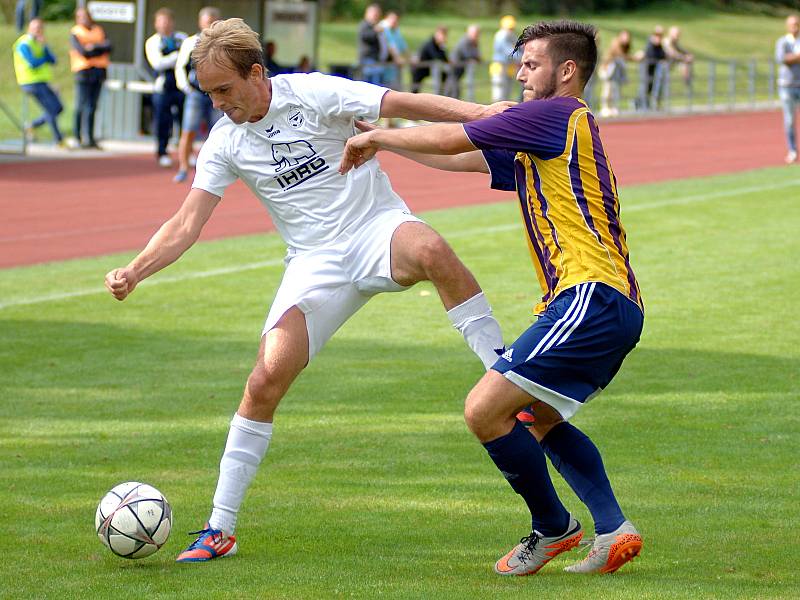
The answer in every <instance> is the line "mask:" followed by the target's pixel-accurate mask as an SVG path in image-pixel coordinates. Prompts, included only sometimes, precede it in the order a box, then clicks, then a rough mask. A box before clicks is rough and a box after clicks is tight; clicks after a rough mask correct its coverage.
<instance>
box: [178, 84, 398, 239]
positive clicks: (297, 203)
mask: <svg viewBox="0 0 800 600" xmlns="http://www.w3.org/2000/svg"><path fill="white" fill-rule="evenodd" d="M270 81H271V82H272V100H271V102H270V105H269V111H268V112H267V114H266V115H265V116H264V118H263V119H261V120H260V121H258V122H256V123H244V124H242V125H236V124H235V123H233V121H231V120H230V119H229V118H228V117H227V116H223V117H222V118H221V119H220V120H219V121H217V123H216V125H214V128H213V129H212V130H211V133H210V135H209V137H208V140H207V141H206V142H205V144H203V148H202V149H201V151H200V155H199V156H198V159H197V173H196V175H195V178H194V183H193V184H192V187H196V188H200V189H202V190H205V191H207V192H210V193H212V194H214V195H216V196H222V195H223V192H224V191H225V188H226V187H228V186H229V185H230V184H231V183H233V182H234V181H235V180H236V179H241V180H242V181H244V183H245V184H246V185H247V187H249V188H250V189H251V190H252V192H253V193H254V194H255V195H256V197H257V198H258V199H259V200H260V201H261V203H262V204H263V205H264V206H265V207H266V209H267V210H268V211H269V214H270V216H271V217H272V221H273V223H274V224H275V227H276V228H277V230H278V232H279V233H280V234H281V236H282V237H283V239H284V240H285V241H286V243H287V244H288V246H289V248H290V251H292V250H293V251H300V252H302V251H306V250H310V249H313V248H318V247H320V246H324V245H326V244H328V243H330V242H333V241H334V240H336V239H337V238H339V237H340V236H341V235H342V234H344V233H352V232H354V231H356V230H357V229H358V228H359V227H361V226H362V225H363V224H364V223H366V222H368V221H370V220H372V219H373V218H375V216H377V215H378V214H380V213H381V212H383V211H385V210H390V209H397V208H399V209H403V210H408V208H407V207H406V205H405V203H404V202H403V200H402V199H401V198H400V197H399V196H398V195H397V194H395V192H394V191H393V190H392V187H391V185H390V184H389V178H388V177H387V176H386V174H385V173H383V171H381V169H380V166H379V164H378V161H377V160H375V159H372V160H370V161H368V162H367V163H366V164H364V165H362V166H361V167H359V168H358V169H352V170H350V172H348V173H347V175H340V174H339V171H338V168H339V163H340V161H341V158H342V154H343V151H344V145H345V142H346V141H347V139H348V138H349V137H351V136H353V135H354V134H355V133H357V130H356V129H355V126H354V124H353V121H354V119H356V118H359V119H362V120H365V121H371V122H372V121H376V120H377V119H378V118H379V116H380V106H381V99H382V98H383V95H384V94H385V93H386V92H387V91H388V90H387V89H386V88H383V87H378V86H375V85H372V84H369V83H364V82H361V81H350V80H348V79H343V78H341V77H333V76H330V75H323V74H321V73H296V74H291V75H277V76H275V77H271V78H270Z"/></svg>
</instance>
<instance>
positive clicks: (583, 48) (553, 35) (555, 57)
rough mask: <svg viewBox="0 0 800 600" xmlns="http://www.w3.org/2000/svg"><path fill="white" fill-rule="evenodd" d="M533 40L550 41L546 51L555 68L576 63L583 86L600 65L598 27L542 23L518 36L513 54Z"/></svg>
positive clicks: (570, 22) (529, 27) (573, 23)
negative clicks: (567, 62)
mask: <svg viewBox="0 0 800 600" xmlns="http://www.w3.org/2000/svg"><path fill="white" fill-rule="evenodd" d="M531 40H547V52H548V54H549V55H550V59H551V60H552V61H553V65H554V66H557V65H560V64H562V63H564V62H566V61H568V60H573V61H575V64H576V65H577V67H578V73H579V75H580V78H581V82H582V84H583V85H586V82H588V81H589V78H590V77H591V76H592V73H594V68H595V66H596V65H597V28H596V27H595V26H594V25H589V24H588V23H578V22H577V21H564V20H562V21H540V22H539V23H535V24H533V25H528V26H527V27H526V28H525V29H524V30H523V31H522V34H521V35H520V36H519V39H518V40H517V43H516V45H515V46H514V52H517V51H518V50H519V49H521V48H524V46H525V44H527V43H528V42H530V41H531Z"/></svg>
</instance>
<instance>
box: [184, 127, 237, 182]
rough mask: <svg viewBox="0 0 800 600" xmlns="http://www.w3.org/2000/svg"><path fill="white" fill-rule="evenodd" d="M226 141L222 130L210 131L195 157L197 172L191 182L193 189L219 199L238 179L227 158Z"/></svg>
mask: <svg viewBox="0 0 800 600" xmlns="http://www.w3.org/2000/svg"><path fill="white" fill-rule="evenodd" d="M215 133H216V135H215ZM226 139H227V138H226V134H225V132H224V130H216V131H214V130H212V132H211V135H209V137H208V139H207V140H206V142H205V143H204V144H203V147H202V148H200V153H199V154H198V155H197V170H196V171H195V176H194V181H193V182H192V187H193V188H199V189H201V190H205V191H206V192H208V193H209V194H214V195H215V196H219V197H220V198H222V195H223V194H224V193H225V189H226V188H227V187H228V186H229V185H231V184H232V183H233V182H234V181H236V180H237V179H238V175H237V174H236V172H235V171H234V170H233V168H232V166H231V162H230V160H229V158H228V157H229V154H228V150H227V147H226V144H225V143H224V142H225V141H226Z"/></svg>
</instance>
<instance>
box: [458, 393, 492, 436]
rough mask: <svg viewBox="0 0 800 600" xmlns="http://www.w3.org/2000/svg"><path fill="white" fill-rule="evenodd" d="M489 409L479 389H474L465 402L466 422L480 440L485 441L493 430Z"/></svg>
mask: <svg viewBox="0 0 800 600" xmlns="http://www.w3.org/2000/svg"><path fill="white" fill-rule="evenodd" d="M488 409H489V403H488V402H487V398H486V397H485V396H484V395H483V394H482V393H481V391H480V390H479V389H477V388H473V390H472V391H471V392H470V393H469V394H468V395H467V399H466V401H465V402H464V421H465V422H466V424H467V427H469V430H470V431H471V432H472V433H473V434H475V436H476V437H477V438H478V439H479V440H483V439H485V438H486V437H487V435H488V432H489V430H490V429H491V413H490V411H489V410H488Z"/></svg>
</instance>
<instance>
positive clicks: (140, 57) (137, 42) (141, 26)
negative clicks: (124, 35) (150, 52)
mask: <svg viewBox="0 0 800 600" xmlns="http://www.w3.org/2000/svg"><path fill="white" fill-rule="evenodd" d="M147 19H148V15H147V2H146V0H137V2H136V25H135V27H136V29H135V31H134V38H133V64H134V65H136V70H137V71H138V73H139V75H140V76H141V77H144V78H145V79H147V80H148V81H149V80H150V79H152V77H150V70H149V69H148V68H147V65H146V64H145V62H144V61H145V56H144V41H145V40H144V34H145V30H146V27H147Z"/></svg>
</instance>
